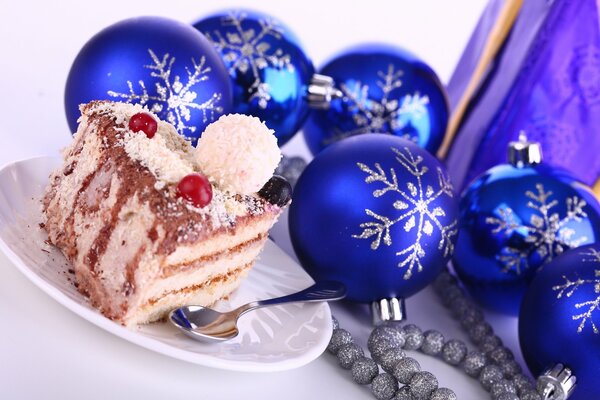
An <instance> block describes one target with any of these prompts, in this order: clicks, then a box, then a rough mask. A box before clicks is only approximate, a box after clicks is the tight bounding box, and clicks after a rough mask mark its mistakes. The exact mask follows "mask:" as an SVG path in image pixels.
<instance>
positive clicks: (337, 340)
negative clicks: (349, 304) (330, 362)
mask: <svg viewBox="0 0 600 400" xmlns="http://www.w3.org/2000/svg"><path fill="white" fill-rule="evenodd" d="M352 342H353V340H352V335H351V334H350V332H348V331H347V330H345V329H334V330H333V334H332V335H331V340H329V345H327V350H329V352H330V353H332V354H337V352H338V350H339V349H340V347H342V346H345V345H347V344H350V343H352Z"/></svg>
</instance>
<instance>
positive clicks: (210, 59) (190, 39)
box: [65, 17, 232, 144]
mask: <svg viewBox="0 0 600 400" xmlns="http://www.w3.org/2000/svg"><path fill="white" fill-rule="evenodd" d="M91 100H114V101H123V102H128V103H138V104H142V105H145V106H147V107H148V109H150V110H151V111H153V112H154V113H156V114H157V115H158V116H159V117H160V118H161V119H163V120H166V121H169V122H170V123H172V124H173V125H174V126H175V127H176V128H177V131H178V132H179V133H180V134H181V135H183V136H184V137H185V138H186V139H188V140H190V141H192V143H193V144H195V143H196V141H197V139H198V138H199V137H200V135H201V134H202V132H203V131H204V128H205V127H206V126H207V125H208V124H210V123H211V122H212V121H214V120H215V119H217V118H218V117H219V116H221V115H222V114H227V113H229V112H231V105H232V100H231V82H230V80H229V76H228V75H227V70H226V69H225V66H224V65H223V62H222V61H221V59H220V57H219V55H218V54H217V53H216V52H215V50H214V49H213V47H212V45H211V44H210V43H209V42H208V40H207V39H206V38H205V37H204V36H203V35H202V34H200V33H199V32H198V31H196V30H195V29H194V28H193V27H191V26H189V25H187V24H183V23H181V22H178V21H174V20H171V19H167V18H160V17H139V18H131V19H127V20H124V21H121V22H118V23H116V24H114V25H111V26H109V27H107V28H105V29H104V30H102V31H100V32H99V33H98V34H96V35H95V36H94V37H92V38H91V39H90V40H89V41H88V42H87V43H86V44H85V46H84V47H83V48H82V49H81V50H80V52H79V54H78V55H77V57H76V58H75V61H74V62H73V65H72V66H71V71H70V72H69V76H68V78H67V86H66V89H65V108H66V112H67V119H68V122H69V127H70V128H71V131H72V132H75V131H76V129H77V119H78V118H79V115H80V113H79V105H80V104H82V103H87V102H89V101H91Z"/></svg>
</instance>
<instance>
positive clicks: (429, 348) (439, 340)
mask: <svg viewBox="0 0 600 400" xmlns="http://www.w3.org/2000/svg"><path fill="white" fill-rule="evenodd" d="M442 347H444V335H442V334H441V333H440V332H438V331H434V330H429V331H426V332H425V333H424V334H423V344H422V345H421V351H422V352H423V353H425V354H427V355H430V356H437V355H438V354H440V353H441V351H442Z"/></svg>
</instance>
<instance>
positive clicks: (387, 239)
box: [352, 147, 458, 280]
mask: <svg viewBox="0 0 600 400" xmlns="http://www.w3.org/2000/svg"><path fill="white" fill-rule="evenodd" d="M391 150H392V151H393V152H394V153H395V154H396V156H397V157H396V160H397V161H398V163H399V164H400V165H401V166H402V167H403V168H404V169H406V170H407V171H408V172H409V173H410V174H411V175H412V176H413V177H414V179H413V180H412V181H408V182H406V189H404V188H401V187H400V184H399V182H398V178H397V175H396V171H395V170H394V168H390V173H389V176H388V175H387V173H386V171H384V170H383V168H382V167H381V165H380V164H379V163H375V166H374V169H372V168H370V167H368V166H367V165H366V164H363V163H357V165H358V167H359V168H360V170H361V171H363V172H365V173H366V174H367V177H366V178H365V182H366V183H367V184H371V183H375V182H380V183H381V184H383V187H382V188H380V189H376V190H374V191H373V197H375V198H379V197H382V196H384V195H385V194H388V193H396V194H397V195H398V196H396V200H395V201H394V203H393V207H394V208H395V209H396V210H398V211H401V212H402V214H401V215H399V216H398V217H396V218H389V217H386V216H383V215H379V214H377V213H375V212H373V211H372V210H370V209H365V213H366V214H367V215H368V216H369V217H372V218H373V219H374V220H372V221H368V222H363V223H361V224H360V227H361V228H362V229H363V231H362V233H361V234H360V235H352V237H353V238H356V239H370V238H373V237H374V239H373V241H372V242H371V249H372V250H377V249H378V248H379V246H380V245H381V242H383V244H384V245H386V246H391V245H392V236H391V234H390V228H391V227H392V226H393V225H395V224H397V223H400V222H404V226H403V229H404V231H405V232H406V233H409V232H413V231H414V232H416V237H415V240H414V242H413V244H412V245H410V246H408V247H406V248H404V249H402V250H400V251H399V252H397V253H396V255H397V256H401V257H403V259H402V261H400V262H399V263H398V267H400V268H405V267H406V272H405V273H404V276H403V278H404V279H405V280H408V279H410V277H411V276H412V274H413V269H414V268H415V267H416V268H417V272H421V271H422V270H423V265H422V264H421V259H422V258H424V257H425V256H426V252H425V249H424V248H423V246H422V245H421V240H422V239H423V235H427V236H431V235H432V234H433V232H434V230H436V229H437V230H438V231H439V233H440V241H439V243H438V250H439V251H443V254H444V257H447V256H449V255H450V254H452V252H453V250H454V244H453V243H452V237H454V236H455V235H456V234H457V232H458V231H457V224H458V221H457V220H456V219H455V220H454V221H452V222H451V223H450V224H448V225H443V224H442V222H440V220H439V217H444V216H445V215H446V212H445V211H444V209H443V208H441V207H435V208H433V209H431V207H432V206H431V203H433V202H434V201H436V200H437V199H438V198H439V197H440V196H442V195H446V196H448V197H453V196H454V194H453V192H452V191H453V187H452V184H451V183H450V181H449V180H448V178H447V177H446V176H445V175H444V173H443V172H442V170H441V168H439V167H438V168H437V175H438V185H439V187H438V188H437V189H434V188H433V187H432V186H430V185H427V186H426V187H423V182H422V177H423V176H424V175H425V174H427V173H430V172H429V168H427V166H424V165H423V166H422V165H420V164H421V163H422V162H423V157H421V156H417V157H415V156H414V155H413V154H412V152H411V151H410V150H409V149H408V148H406V147H405V148H404V151H400V150H398V149H395V148H392V149H391ZM398 197H399V198H398Z"/></svg>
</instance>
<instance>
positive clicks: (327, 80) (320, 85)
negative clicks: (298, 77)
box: [307, 74, 342, 110]
mask: <svg viewBox="0 0 600 400" xmlns="http://www.w3.org/2000/svg"><path fill="white" fill-rule="evenodd" d="M334 85H335V82H334V81H333V78H331V77H330V76H326V75H319V74H314V75H313V76H312V78H311V79H310V84H309V85H308V93H307V99H308V105H309V107H310V108H316V109H318V110H327V109H328V108H329V106H330V105H331V101H332V100H333V99H335V98H341V97H342V92H341V91H340V90H338V89H336V88H335V86H334Z"/></svg>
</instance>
